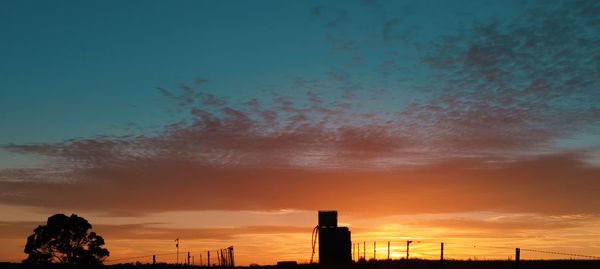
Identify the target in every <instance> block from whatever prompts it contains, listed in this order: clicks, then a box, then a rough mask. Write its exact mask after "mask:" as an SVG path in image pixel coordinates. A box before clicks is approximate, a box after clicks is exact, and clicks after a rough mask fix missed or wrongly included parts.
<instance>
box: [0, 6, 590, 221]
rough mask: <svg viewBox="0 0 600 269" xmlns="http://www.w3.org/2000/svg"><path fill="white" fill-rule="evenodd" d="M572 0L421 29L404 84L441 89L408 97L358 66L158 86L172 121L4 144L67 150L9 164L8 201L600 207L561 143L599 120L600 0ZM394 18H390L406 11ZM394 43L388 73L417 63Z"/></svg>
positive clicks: (2, 173) (389, 210) (585, 168)
mask: <svg viewBox="0 0 600 269" xmlns="http://www.w3.org/2000/svg"><path fill="white" fill-rule="evenodd" d="M565 5H567V7H566V8H563V9H561V10H563V11H564V10H567V11H569V12H570V13H569V14H567V15H564V14H562V13H561V12H559V11H560V10H554V9H547V10H546V9H544V10H529V11H525V13H524V14H523V16H521V17H518V19H516V20H514V21H511V22H505V23H496V22H490V23H484V24H481V25H478V26H474V27H472V28H470V29H468V30H465V31H464V32H462V33H459V34H454V35H450V36H445V37H441V38H439V39H436V40H435V41H432V42H430V43H427V44H423V46H420V50H419V52H420V53H421V54H420V55H419V57H418V60H419V66H420V68H423V69H421V70H422V71H424V73H426V75H424V76H418V77H416V79H415V80H412V81H411V82H410V83H409V84H405V85H404V86H410V87H412V88H414V89H417V90H419V89H428V90H427V95H426V96H427V98H425V99H415V100H414V102H412V103H410V102H409V104H408V105H403V104H402V105H398V106H397V107H396V106H395V103H394V105H392V106H391V107H392V108H390V107H386V106H384V105H381V103H383V102H394V99H393V98H392V97H394V92H393V90H385V91H377V92H378V95H377V96H373V95H372V94H368V95H366V94H365V93H364V90H362V89H363V88H367V87H366V86H363V85H362V84H361V83H360V82H357V81H353V80H356V79H357V77H360V76H355V75H354V73H352V72H350V71H348V72H346V71H345V70H343V69H339V70H338V69H336V68H334V70H338V71H336V72H335V73H334V72H330V73H328V75H329V78H330V80H334V82H335V81H343V84H344V86H343V87H342V88H335V87H332V86H330V85H328V84H325V83H323V85H326V86H327V87H321V86H322V85H321V84H320V81H317V82H314V83H313V82H312V81H311V82H310V83H309V81H310V80H306V81H305V80H298V81H299V82H301V83H296V84H295V87H297V88H296V89H300V90H299V91H298V92H300V93H305V95H302V94H296V95H294V96H286V95H285V94H282V93H274V94H273V95H271V96H262V97H260V98H259V97H254V98H252V99H250V100H236V101H233V100H231V98H228V97H227V96H219V95H218V94H217V93H212V92H209V91H206V90H202V91H200V90H198V89H196V88H194V87H192V86H188V85H185V84H182V85H180V87H179V88H178V89H175V90H171V89H166V88H158V92H159V94H160V95H161V96H162V97H163V98H164V99H165V100H170V101H172V102H173V103H174V105H175V106H176V107H177V109H179V110H180V111H182V112H183V114H182V115H180V116H181V121H178V122H175V123H172V124H166V125H165V126H164V127H163V129H162V130H161V131H160V132H157V133H151V134H146V135H141V136H123V137H93V138H86V139H72V140H67V141H64V142H59V143H41V144H20V145H16V144H13V145H5V146H4V148H5V149H7V150H10V151H12V152H17V153H24V154H34V155H42V156H47V157H51V158H52V159H53V160H55V162H54V163H53V165H51V166H50V167H45V168H36V169H4V170H0V186H1V187H2V192H1V193H0V203H5V204H15V205H32V206H45V207H56V208H70V207H78V208H83V209H91V210H99V211H110V212H113V213H114V212H117V211H119V212H120V211H125V212H128V213H130V214H133V213H136V212H142V213H144V212H151V211H168V210H184V209H185V210H188V209H189V210H208V209H224V210H268V209H280V208H299V209H310V210H313V209H316V208H319V207H322V206H326V207H337V208H340V209H346V210H351V211H352V210H356V211H362V212H369V211H373V214H394V213H403V214H410V213H418V212H450V211H452V212H456V211H473V210H497V211H505V212H543V213H547V214H556V213H564V212H581V213H595V212H597V211H598V209H599V205H598V200H597V199H596V198H595V196H594V193H597V190H598V183H596V182H595V181H594V180H593V178H594V177H597V176H598V173H599V172H598V169H597V168H594V167H591V166H589V165H587V164H586V163H584V162H582V160H583V159H585V158H586V157H585V155H586V151H585V150H580V149H579V150H578V149H575V150H573V151H572V152H563V151H561V150H559V149H558V148H557V147H556V145H554V142H555V141H556V140H557V139H560V138H564V137H568V136H569V135H572V134H573V133H575V132H576V131H577V130H579V129H581V128H583V127H585V126H589V125H595V124H598V123H599V121H600V110H599V109H598V107H597V101H598V100H599V99H600V98H599V97H600V96H599V95H598V91H597V89H598V88H599V87H600V80H599V79H598V78H599V77H600V74H599V73H598V72H599V71H598V70H600V68H597V61H595V59H600V49H598V46H597V43H598V41H599V38H598V36H597V35H590V34H588V29H589V28H590V27H592V26H594V25H596V23H597V19H596V18H595V17H594V16H593V15H591V14H589V13H588V12H586V11H585V10H587V9H593V8H597V4H594V3H593V2H582V3H581V5H575V6H571V4H569V3H567V4H565ZM574 14H578V16H580V17H578V19H577V20H575V19H574V17H573V15H574ZM348 17H349V14H348V13H347V12H345V13H344V12H343V13H340V18H341V19H339V18H338V19H339V20H338V19H335V20H334V21H336V22H335V24H336V25H337V24H338V22H337V21H339V22H344V23H351V22H350V20H349V19H348ZM344 18H346V19H344ZM389 22H390V25H389V27H391V28H389V29H388V30H389V31H391V30H392V28H393V29H395V28H396V27H400V26H401V24H400V23H396V22H395V21H389ZM392 26H393V27H392ZM557 29H559V30H560V34H556V31H557ZM332 31H333V30H332ZM390 33H392V32H390ZM365 40H374V41H373V42H384V41H383V40H382V38H379V39H377V38H373V37H372V36H369V37H367V38H365ZM348 42H350V43H352V44H356V43H354V41H348ZM359 43H361V44H363V42H362V41H361V42H359ZM337 44H338V43H337V41H336V42H334V46H337ZM386 49H389V48H387V47H386ZM352 57H354V58H349V59H354V61H356V62H361V61H363V60H364V59H367V58H368V59H374V60H373V61H375V59H376V58H375V57H366V56H360V55H357V53H356V52H352ZM391 58H392V59H391ZM391 58H390V57H383V58H382V59H379V60H378V61H380V63H379V64H377V63H374V64H373V66H377V68H378V71H379V72H388V73H389V74H390V76H393V75H395V73H399V71H403V70H405V69H403V67H404V66H402V65H401V62H402V59H401V58H400V57H399V56H397V55H395V54H394V56H393V57H391ZM370 62H371V60H369V63H370ZM361 66H362V65H361ZM365 66H366V64H365ZM364 68H367V67H364ZM390 71H394V72H393V73H390ZM207 82H208V80H207V79H200V80H198V81H196V84H199V85H197V86H196V87H204V86H205V84H206V83H207ZM336 84H339V83H336ZM338 86H339V85H338ZM336 87H337V86H336ZM321 88H324V89H321ZM349 88H351V89H349ZM367 90H368V91H369V93H372V92H373V89H372V88H367ZM340 92H341V93H340ZM349 92H350V93H349ZM365 95H366V96H365ZM349 96H353V97H352V98H349ZM237 101H239V102H238V103H236V102H237ZM317 186H318V187H317ZM332 190H335V191H332ZM565 190H569V191H568V192H567V191H565ZM91 193H94V194H95V195H90V194H91ZM198 193H202V195H200V196H199V195H198ZM332 193H335V194H336V195H333V194H332ZM53 197H62V199H53ZM308 197H314V198H313V199H311V198H308ZM365 201H368V202H365ZM373 205H386V206H385V207H383V206H382V207H380V208H378V209H377V210H372V208H373Z"/></svg>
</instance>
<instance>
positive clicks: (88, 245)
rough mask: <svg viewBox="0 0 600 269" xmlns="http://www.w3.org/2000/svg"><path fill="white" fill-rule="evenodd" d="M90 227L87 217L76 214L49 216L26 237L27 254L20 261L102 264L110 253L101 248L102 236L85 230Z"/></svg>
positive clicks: (102, 243)
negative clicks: (44, 222) (25, 257)
mask: <svg viewBox="0 0 600 269" xmlns="http://www.w3.org/2000/svg"><path fill="white" fill-rule="evenodd" d="M91 228H92V225H90V224H89V222H88V221H87V220H85V219H84V218H81V217H78V216H77V215H75V214H72V215H71V216H70V217H67V216H65V215H63V214H56V215H54V216H51V217H49V218H48V223H46V225H40V226H38V227H37V228H36V229H35V230H34V231H33V234H32V235H30V236H29V237H28V238H27V244H26V245H25V253H27V254H29V256H28V257H27V259H25V260H23V262H24V263H52V262H54V263H68V264H101V263H102V261H103V260H104V258H106V257H107V256H108V255H109V253H108V250H107V249H106V248H102V245H104V239H102V237H101V236H99V235H97V234H96V233H95V232H89V233H88V230H89V229H91Z"/></svg>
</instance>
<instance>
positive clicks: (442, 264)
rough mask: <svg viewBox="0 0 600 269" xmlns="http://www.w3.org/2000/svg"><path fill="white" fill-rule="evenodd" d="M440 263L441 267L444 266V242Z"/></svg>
mask: <svg viewBox="0 0 600 269" xmlns="http://www.w3.org/2000/svg"><path fill="white" fill-rule="evenodd" d="M440 264H441V266H440V267H442V268H444V242H442V247H441V251H440Z"/></svg>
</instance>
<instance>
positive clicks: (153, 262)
mask: <svg viewBox="0 0 600 269" xmlns="http://www.w3.org/2000/svg"><path fill="white" fill-rule="evenodd" d="M152 264H156V255H152Z"/></svg>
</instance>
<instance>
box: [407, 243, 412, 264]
mask: <svg viewBox="0 0 600 269" xmlns="http://www.w3.org/2000/svg"><path fill="white" fill-rule="evenodd" d="M410 243H412V241H411V240H407V241H406V260H407V261H408V252H409V246H410Z"/></svg>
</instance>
